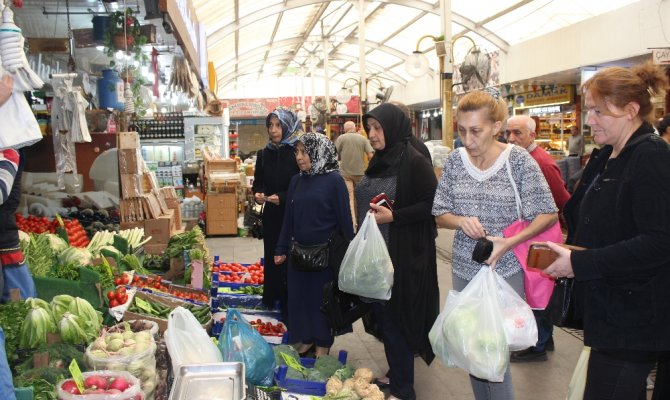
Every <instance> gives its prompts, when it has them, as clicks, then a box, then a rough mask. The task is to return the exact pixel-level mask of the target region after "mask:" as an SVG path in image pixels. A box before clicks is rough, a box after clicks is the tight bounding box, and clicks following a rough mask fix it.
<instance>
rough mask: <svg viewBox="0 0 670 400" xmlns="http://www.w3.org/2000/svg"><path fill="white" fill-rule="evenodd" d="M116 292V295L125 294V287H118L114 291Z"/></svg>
mask: <svg viewBox="0 0 670 400" xmlns="http://www.w3.org/2000/svg"><path fill="white" fill-rule="evenodd" d="M116 292H117V293H122V294H126V287H125V286H121V287H119V288H117V289H116Z"/></svg>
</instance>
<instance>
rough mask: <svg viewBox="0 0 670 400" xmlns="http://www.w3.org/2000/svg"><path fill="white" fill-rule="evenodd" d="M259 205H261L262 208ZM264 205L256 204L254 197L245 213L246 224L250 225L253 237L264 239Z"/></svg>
mask: <svg viewBox="0 0 670 400" xmlns="http://www.w3.org/2000/svg"><path fill="white" fill-rule="evenodd" d="M257 207H260V210H259V209H257ZM263 207H264V205H260V206H259V205H257V204H255V202H254V200H253V198H252V199H251V200H250V201H249V205H248V206H247V210H246V212H245V213H244V225H245V226H247V227H249V233H250V234H251V237H254V238H256V239H263Z"/></svg>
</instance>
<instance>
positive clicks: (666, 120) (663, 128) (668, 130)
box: [658, 114, 670, 143]
mask: <svg viewBox="0 0 670 400" xmlns="http://www.w3.org/2000/svg"><path fill="white" fill-rule="evenodd" d="M658 134H659V135H660V136H661V137H662V138H663V140H665V141H666V142H668V143H670V114H665V117H663V119H661V121H660V122H659V123H658Z"/></svg>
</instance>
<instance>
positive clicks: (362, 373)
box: [354, 368, 374, 383]
mask: <svg viewBox="0 0 670 400" xmlns="http://www.w3.org/2000/svg"><path fill="white" fill-rule="evenodd" d="M356 378H361V379H363V380H365V382H367V383H370V382H372V380H373V379H374V374H373V373H372V370H371V369H370V368H359V369H357V370H356V372H354V379H356Z"/></svg>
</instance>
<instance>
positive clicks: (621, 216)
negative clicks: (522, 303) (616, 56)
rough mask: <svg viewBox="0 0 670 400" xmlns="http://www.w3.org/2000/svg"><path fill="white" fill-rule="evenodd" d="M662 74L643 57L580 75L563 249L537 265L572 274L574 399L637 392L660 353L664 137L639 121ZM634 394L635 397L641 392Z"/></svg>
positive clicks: (665, 264)
mask: <svg viewBox="0 0 670 400" xmlns="http://www.w3.org/2000/svg"><path fill="white" fill-rule="evenodd" d="M667 86H668V79H667V77H666V76H665V73H664V71H663V69H662V68H661V67H660V66H657V65H653V64H651V63H645V64H641V65H637V66H635V67H633V68H630V69H625V68H619V67H615V68H605V69H602V70H600V71H598V73H596V74H595V75H594V76H593V77H592V78H591V79H589V80H588V81H586V82H585V83H584V84H583V85H582V90H583V93H584V104H585V109H586V111H587V121H586V122H587V124H588V125H589V126H591V129H592V132H593V140H594V142H595V143H596V144H598V145H600V146H602V147H601V149H600V150H599V151H598V150H594V151H593V153H592V154H591V158H590V161H589V162H588V164H586V168H585V170H584V174H583V175H582V179H581V181H580V183H579V185H578V186H577V188H576V189H575V192H574V194H573V195H572V197H571V198H570V200H569V201H568V203H567V204H566V206H565V212H564V215H565V217H566V220H567V223H568V238H567V243H569V244H574V245H578V246H582V247H584V248H586V249H585V250H579V251H577V250H575V251H570V250H568V249H566V248H563V247H560V246H558V245H555V244H553V243H550V244H549V245H550V247H551V248H552V249H553V250H554V251H556V252H557V253H558V259H557V260H556V261H555V262H554V263H553V264H552V265H550V266H549V267H548V268H547V269H546V270H545V272H546V273H548V274H550V275H551V276H554V277H574V278H575V282H576V283H575V284H576V287H577V289H576V293H577V294H578V304H580V310H581V312H582V317H583V326H584V344H585V345H587V346H591V356H590V358H589V364H588V371H587V378H586V388H585V392H584V399H586V400H590V399H604V398H606V399H612V400H618V399H620V400H624V399H625V400H630V399H638V398H640V397H641V396H642V393H644V391H645V388H646V378H647V375H648V373H649V371H650V370H651V369H652V367H653V366H654V364H655V363H656V362H657V361H658V360H659V359H662V358H664V357H667V356H668V355H669V354H670V335H669V334H668V332H669V331H670V296H668V294H667V292H668V288H669V287H670V252H669V251H668V249H670V203H669V202H668V198H670V168H668V166H670V147H668V144H667V143H666V142H665V141H663V140H662V139H661V138H659V137H658V135H655V134H654V128H653V126H652V124H651V123H650V122H649V121H650V119H651V118H652V113H653V104H652V98H653V97H655V96H656V95H657V94H658V95H660V94H662V93H663V92H664V91H665V90H667ZM642 398H644V397H642Z"/></svg>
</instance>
